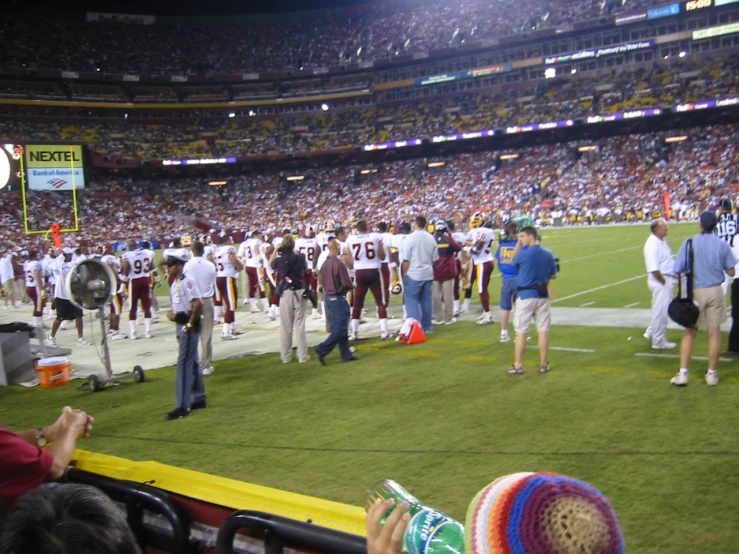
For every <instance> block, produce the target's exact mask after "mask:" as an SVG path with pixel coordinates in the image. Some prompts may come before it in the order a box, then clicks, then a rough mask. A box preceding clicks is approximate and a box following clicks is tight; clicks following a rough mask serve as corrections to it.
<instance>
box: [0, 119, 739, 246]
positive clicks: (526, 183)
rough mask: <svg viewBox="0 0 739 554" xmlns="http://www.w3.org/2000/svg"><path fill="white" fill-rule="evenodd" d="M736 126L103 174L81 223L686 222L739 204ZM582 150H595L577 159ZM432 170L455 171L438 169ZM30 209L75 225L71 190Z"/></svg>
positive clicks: (150, 235)
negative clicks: (422, 217) (349, 160)
mask: <svg viewBox="0 0 739 554" xmlns="http://www.w3.org/2000/svg"><path fill="white" fill-rule="evenodd" d="M737 130H739V127H738V126H737V125H722V126H713V127H703V128H695V129H691V130H690V131H688V132H687V134H686V136H687V137H688V138H687V139H686V140H684V141H682V142H677V143H667V144H666V143H665V141H664V139H665V138H666V137H667V136H675V135H676V134H677V133H674V132H673V133H666V132H661V133H650V134H642V135H627V136H617V137H610V138H606V139H602V140H600V141H597V142H594V143H590V142H588V143H587V144H586V143H585V142H574V143H563V144H557V145H549V146H539V147H534V148H528V149H523V150H518V151H501V152H492V151H489V152H482V153H474V154H461V155H456V156H452V157H446V158H439V159H417V160H410V161H397V162H388V163H385V164H382V165H377V166H372V165H362V166H342V167H324V168H315V169H311V170H309V171H307V172H305V173H304V175H303V176H304V179H302V180H300V181H292V182H288V181H286V180H285V179H284V178H285V177H286V176H285V175H284V174H283V173H280V172H277V171H265V172H261V173H259V172H254V173H251V174H238V175H234V176H231V177H226V178H225V180H227V181H228V184H227V185H226V186H225V187H222V188H220V189H214V188H213V187H210V186H209V185H208V179H206V178H193V177H183V176H182V175H181V174H179V173H172V174H171V175H169V176H163V177H145V176H142V174H141V173H140V172H138V173H137V172H129V173H127V174H126V173H123V172H118V173H111V172H103V171H99V172H96V173H94V174H93V176H92V178H91V183H89V186H88V188H87V189H86V190H81V191H79V192H78V195H77V199H78V203H79V227H80V229H83V230H84V237H86V238H87V239H89V240H90V241H92V242H95V243H100V242H116V241H121V240H123V239H125V238H127V237H129V236H131V234H135V235H136V236H139V237H141V238H142V239H154V238H159V237H172V236H183V235H190V234H192V233H194V232H195V231H196V229H195V227H194V224H193V221H194V220H197V219H200V220H204V221H208V222H210V225H211V226H212V227H213V228H218V229H238V230H247V229H248V230H254V229H260V230H262V231H265V232H269V231H275V230H278V229H282V228H284V227H291V226H293V225H305V224H313V225H318V224H320V223H323V222H326V221H337V222H347V221H353V220H357V219H360V218H366V219H368V220H371V221H389V222H396V221H400V220H404V219H408V218H410V217H411V216H412V215H413V214H415V213H419V212H423V213H429V214H430V215H431V216H432V217H445V218H452V219H455V220H456V221H458V222H464V221H466V219H467V218H468V217H469V216H470V214H471V213H473V212H475V211H482V212H484V213H486V214H492V215H493V217H494V219H500V220H501V221H504V220H506V219H507V218H508V216H509V215H511V214H513V213H527V214H530V215H531V216H532V217H533V218H535V219H537V220H538V221H539V223H540V224H542V225H546V224H554V223H555V220H557V221H556V223H557V224H560V223H561V224H573V223H584V222H585V223H586V222H588V221H590V220H591V219H592V218H595V217H600V218H610V220H613V221H621V220H648V219H649V218H650V217H651V216H654V215H655V214H657V213H661V212H663V211H664V208H663V206H664V202H663V197H664V193H665V192H669V193H670V195H671V198H672V206H673V210H674V212H675V213H674V215H675V216H676V217H677V216H679V217H681V218H683V219H685V218H689V217H691V216H692V215H693V214H694V212H695V211H696V210H698V209H702V208H703V207H707V206H709V205H711V203H713V202H716V199H717V198H719V197H721V196H728V197H731V198H735V197H736V193H737V185H739V175H737V172H736V167H737V166H738V165H739V147H738V146H737V140H736V137H737ZM583 146H588V147H594V150H590V151H583V152H580V151H578V148H580V147H583ZM510 156H517V157H513V158H512V157H510ZM431 162H440V163H444V164H445V165H443V166H440V167H435V168H429V167H428V164H429V163H431ZM362 170H364V171H365V172H366V174H362V173H361V171H362ZM3 200H4V202H3V205H2V213H1V214H0V226H1V227H0V242H8V241H9V242H12V243H16V242H17V241H18V237H20V236H22V234H23V212H22V208H23V207H22V197H21V194H20V192H19V191H5V192H4V199H3ZM27 204H28V214H29V226H30V228H31V229H33V230H48V229H49V228H50V226H51V223H52V222H53V221H58V222H59V223H60V224H61V225H62V227H63V228H68V227H71V226H73V225H74V221H73V206H72V198H71V194H70V193H69V192H37V191H34V192H30V191H29V193H28V200H27ZM165 208H166V209H165Z"/></svg>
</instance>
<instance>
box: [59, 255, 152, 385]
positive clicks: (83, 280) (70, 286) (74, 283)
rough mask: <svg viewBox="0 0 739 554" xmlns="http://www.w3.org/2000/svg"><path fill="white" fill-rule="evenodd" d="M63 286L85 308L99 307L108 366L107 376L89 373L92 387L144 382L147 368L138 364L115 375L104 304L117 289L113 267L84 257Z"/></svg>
mask: <svg viewBox="0 0 739 554" xmlns="http://www.w3.org/2000/svg"><path fill="white" fill-rule="evenodd" d="M64 285H65V288H66V292H67V296H69V299H70V301H71V302H72V304H74V305H75V306H77V307H78V308H80V309H83V310H97V311H98V314H99V319H100V328H101V330H102V336H103V360H102V361H103V364H104V365H105V375H95V374H93V375H90V377H89V378H88V381H87V386H88V387H89V388H90V390H91V391H92V392H96V391H98V390H100V389H102V388H103V387H104V386H105V385H107V384H108V383H118V382H119V381H122V380H124V379H133V380H134V381H136V382H137V383H141V382H143V381H144V370H143V369H142V367H141V366H139V365H137V366H135V367H134V368H133V373H128V374H124V375H119V376H115V377H114V376H113V367H112V365H111V363H110V350H109V349H108V337H107V335H106V330H105V306H106V305H107V304H109V303H110V301H111V299H112V298H113V295H114V294H115V288H116V277H115V274H114V273H113V270H112V269H110V267H108V266H107V265H106V264H104V263H102V262H100V261H98V260H94V259H88V260H83V261H81V262H80V263H78V264H77V265H76V266H74V267H73V268H72V271H70V272H69V274H68V275H67V281H66V283H65V284H64ZM83 386H84V385H83Z"/></svg>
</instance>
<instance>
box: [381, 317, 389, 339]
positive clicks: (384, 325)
mask: <svg viewBox="0 0 739 554" xmlns="http://www.w3.org/2000/svg"><path fill="white" fill-rule="evenodd" d="M380 333H382V334H383V335H387V333H388V331H387V318H385V319H381V320H380Z"/></svg>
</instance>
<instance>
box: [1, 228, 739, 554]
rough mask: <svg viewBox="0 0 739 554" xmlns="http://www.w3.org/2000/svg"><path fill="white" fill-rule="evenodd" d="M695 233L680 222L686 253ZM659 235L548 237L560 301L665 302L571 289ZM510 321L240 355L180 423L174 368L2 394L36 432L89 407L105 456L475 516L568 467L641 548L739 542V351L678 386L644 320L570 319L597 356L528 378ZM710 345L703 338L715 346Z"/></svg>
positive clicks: (639, 288) (611, 274) (572, 330)
mask: <svg viewBox="0 0 739 554" xmlns="http://www.w3.org/2000/svg"><path fill="white" fill-rule="evenodd" d="M694 229H695V226H694V225H680V226H675V227H673V228H672V230H671V233H670V236H671V245H672V247H673V251H676V250H677V247H678V246H679V242H680V241H681V240H682V238H684V237H686V236H689V235H690V234H692V232H693V231H694ZM647 233H648V230H647V229H646V228H645V227H643V226H641V227H620V228H604V229H582V230H561V231H559V230H557V231H545V232H544V235H545V239H544V240H545V244H547V246H549V247H550V248H552V249H553V250H554V251H555V253H556V254H557V255H558V256H559V257H560V258H561V259H562V270H563V273H562V275H561V279H559V280H557V282H556V285H555V290H556V292H557V294H558V295H559V298H560V299H563V300H561V302H560V303H559V305H565V306H580V305H582V304H584V303H587V302H594V304H591V305H590V306H592V307H623V306H625V305H628V304H632V303H634V302H641V304H640V305H639V307H648V305H649V303H648V302H649V300H648V294H647V289H646V282H645V281H646V278H643V279H635V280H634V281H629V282H627V283H624V284H621V285H616V286H615V287H614V288H603V289H600V290H597V291H593V292H592V293H588V294H582V295H580V296H576V297H573V298H571V299H565V297H567V296H571V295H573V294H577V293H580V292H583V291H587V290H590V289H594V288H598V287H601V286H604V285H608V284H609V283H615V282H619V281H623V280H625V279H629V278H632V277H635V276H639V275H643V274H644V272H645V270H644V267H643V261H642V254H641V247H642V246H643V242H644V240H645V238H646V235H647ZM619 250H621V251H620V252H617V251H619ZM587 256H590V257H588V258H585V257H587ZM578 257H580V258H582V259H581V260H577V258H578ZM497 283H498V280H495V281H494V286H495V287H496V288H495V290H496V291H497ZM492 296H493V298H495V293H494V294H493V295H492ZM498 332H499V326H498V325H493V326H488V327H479V326H476V325H474V324H471V323H460V324H457V325H456V326H452V327H440V328H439V327H437V329H436V332H435V333H434V335H433V336H432V337H431V338H430V340H429V342H428V343H425V344H422V345H418V346H412V347H406V346H401V345H397V344H396V343H394V342H380V341H378V340H367V341H361V342H359V343H357V348H358V355H360V356H361V357H362V359H361V360H360V361H358V362H354V363H351V364H340V363H336V357H335V355H332V357H330V358H329V360H328V361H329V366H328V367H322V366H321V365H319V363H318V362H317V360H315V358H314V359H313V360H311V361H310V362H308V363H307V364H301V365H298V364H291V365H283V364H281V363H280V360H279V357H278V356H277V355H275V354H269V355H264V356H259V357H248V358H243V359H237V360H227V361H222V362H219V363H216V373H215V374H214V375H212V376H210V377H207V378H206V387H207V389H208V402H209V407H208V409H207V410H203V411H199V412H196V413H194V414H193V415H192V416H191V417H189V418H187V419H184V420H181V421H175V422H165V421H164V420H163V415H164V413H165V412H167V411H168V410H170V409H171V408H172V406H173V401H174V390H173V389H174V371H173V370H172V369H171V368H169V369H163V370H157V371H150V372H147V383H145V384H144V385H134V384H131V383H127V384H124V385H122V386H120V387H118V388H117V389H115V390H106V391H104V392H102V393H98V394H90V393H84V392H79V391H77V390H76V389H75V388H73V387H66V388H63V389H54V390H27V389H19V388H15V387H11V388H2V389H0V421H1V422H2V423H3V424H4V425H6V426H8V427H10V428H16V429H19V428H27V427H32V426H35V425H37V424H38V423H39V422H45V421H50V420H52V419H53V418H54V417H55V416H56V414H57V413H58V410H59V409H60V407H61V406H64V405H66V404H71V405H74V406H76V407H79V408H81V409H84V410H87V411H88V412H90V413H92V414H93V415H95V417H96V424H95V429H94V436H93V437H92V438H90V439H88V440H87V441H85V442H84V443H83V446H84V447H85V448H87V449H90V450H95V451H99V452H104V453H109V454H115V455H119V456H124V457H128V458H132V459H137V460H148V459H155V460H158V461H161V462H164V463H168V464H173V465H178V466H183V467H187V468H191V469H196V470H200V471H204V472H207V473H213V474H218V475H223V476H227V477H232V478H237V479H241V480H245V481H249V482H254V483H259V484H264V485H268V486H272V487H277V488H283V489H287V490H292V491H297V492H302V493H306V494H310V495H315V496H320V497H324V498H329V499H333V500H339V501H343V502H348V503H352V504H361V503H362V502H363V497H364V490H365V488H366V487H367V486H368V485H369V484H371V483H372V482H374V481H377V480H379V479H383V478H388V477H389V478H393V479H395V480H397V481H399V482H400V483H401V484H403V485H405V486H406V487H407V488H408V489H409V490H410V491H412V492H413V493H414V494H416V495H417V496H418V497H419V498H421V500H422V501H424V502H425V503H427V504H429V505H431V506H434V507H437V508H439V509H441V510H444V511H446V512H448V513H449V514H450V515H452V516H453V517H456V518H458V519H463V518H464V514H465V510H466V505H467V503H468V502H469V500H470V499H471V498H472V497H473V496H474V494H475V493H476V492H477V491H478V490H479V489H480V488H482V487H483V486H485V485H486V484H487V483H488V482H490V481H492V480H493V479H495V478H496V477H498V476H501V475H504V474H507V473H512V472H517V471H553V472H560V473H565V474H568V475H572V476H575V477H578V478H581V479H584V480H586V481H589V482H590V483H592V484H593V485H595V486H596V487H598V488H599V489H600V490H602V491H603V492H604V494H606V496H608V498H609V499H610V500H611V502H612V503H613V505H614V507H615V509H616V511H617V513H618V514H619V518H620V520H621V523H622V526H623V528H624V533H625V536H626V541H627V551H628V552H636V553H652V552H654V553H657V552H659V553H729V552H736V545H737V544H739V526H737V521H738V520H737V518H738V517H739V495H737V493H736V491H737V490H739V431H737V426H736V421H737V407H736V398H737V393H738V392H739V361H736V362H722V363H721V366H720V376H721V384H720V385H719V386H718V387H714V388H710V389H709V388H708V387H706V386H705V385H704V384H703V383H702V381H701V377H702V369H703V367H704V364H705V362H695V365H694V368H695V370H694V371H693V372H692V374H691V379H692V381H691V384H690V386H688V387H687V388H685V389H675V388H671V387H670V386H669V384H668V381H669V377H670V376H671V375H672V374H673V373H674V371H675V369H676V361H675V360H672V359H662V358H643V357H638V356H635V354H637V353H640V352H641V353H644V352H649V343H648V342H647V341H645V340H644V339H642V338H641V332H643V330H638V329H629V328H602V327H575V326H571V327H555V328H554V329H553V331H552V340H551V342H552V345H553V346H555V347H557V348H574V349H583V350H586V349H589V350H595V352H572V351H562V350H554V351H552V352H551V355H550V362H551V364H552V366H553V368H554V370H553V371H552V372H551V373H550V374H546V375H539V374H537V373H536V372H535V371H534V368H535V366H536V364H537V363H538V362H537V352H536V350H533V349H529V350H528V352H527V355H526V359H525V361H526V366H527V369H528V371H527V373H526V374H525V375H523V376H521V377H511V376H508V375H506V374H505V369H506V368H507V367H508V366H509V365H510V362H511V356H512V346H511V345H510V344H508V345H501V344H499V343H498V342H497V337H498ZM679 336H680V333H679V332H677V331H670V332H669V333H668V338H669V339H670V340H677V339H678V338H679ZM629 337H632V340H629ZM247 338H248V337H247ZM534 340H535V339H534ZM705 344H706V343H705V336H704V334H701V336H700V338H699V340H698V342H697V348H696V352H695V354H696V355H697V356H701V355H703V356H704V355H705V353H706V352H705V349H706V347H705ZM216 348H217V345H216Z"/></svg>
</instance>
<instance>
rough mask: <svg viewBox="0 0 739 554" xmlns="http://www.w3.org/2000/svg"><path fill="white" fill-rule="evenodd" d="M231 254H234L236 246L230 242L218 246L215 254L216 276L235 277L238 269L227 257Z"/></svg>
mask: <svg viewBox="0 0 739 554" xmlns="http://www.w3.org/2000/svg"><path fill="white" fill-rule="evenodd" d="M231 254H233V255H236V248H235V247H234V246H233V245H232V244H226V245H223V246H221V247H220V248H218V253H217V254H216V277H236V276H238V274H239V270H238V269H236V267H235V266H234V264H233V262H232V261H231V260H230V259H229V257H230V256H231Z"/></svg>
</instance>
